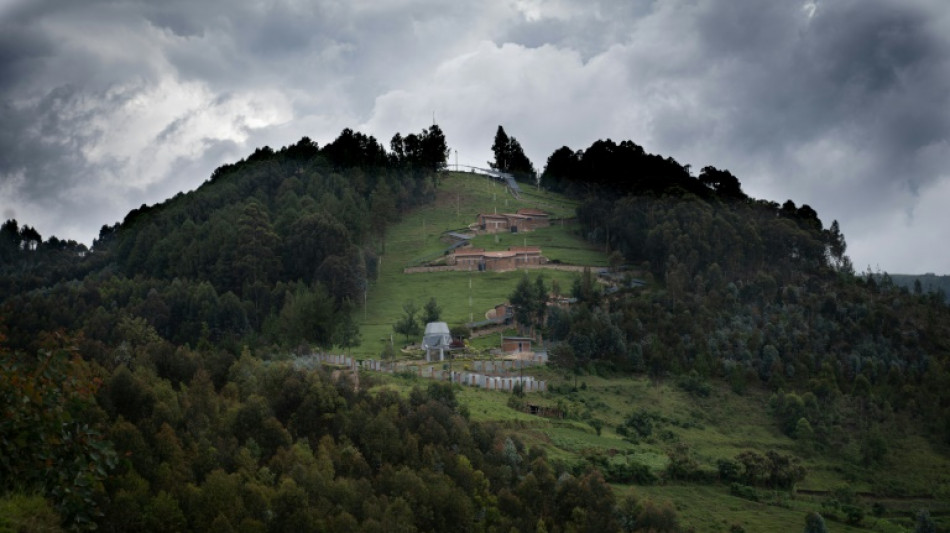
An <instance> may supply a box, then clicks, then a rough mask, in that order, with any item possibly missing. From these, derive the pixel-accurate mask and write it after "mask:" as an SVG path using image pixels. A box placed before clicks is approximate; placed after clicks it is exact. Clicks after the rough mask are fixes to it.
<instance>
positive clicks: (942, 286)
mask: <svg viewBox="0 0 950 533" xmlns="http://www.w3.org/2000/svg"><path fill="white" fill-rule="evenodd" d="M889 276H890V277H891V279H892V280H893V281H894V284H895V285H897V286H898V287H907V290H908V291H910V292H914V291H915V290H916V287H917V283H916V282H918V281H919V282H920V290H921V291H922V292H924V293H928V294H929V293H936V292H943V298H944V301H945V302H947V303H948V304H950V276H938V275H937V274H932V273H928V274H919V275H918V274H889Z"/></svg>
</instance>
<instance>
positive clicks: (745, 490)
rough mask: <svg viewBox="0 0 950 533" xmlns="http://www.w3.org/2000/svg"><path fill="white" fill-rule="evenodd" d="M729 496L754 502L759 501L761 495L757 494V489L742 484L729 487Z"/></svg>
mask: <svg viewBox="0 0 950 533" xmlns="http://www.w3.org/2000/svg"><path fill="white" fill-rule="evenodd" d="M729 494H732V495H733V496H738V497H740V498H743V499H746V500H749V501H753V502H757V501H759V493H758V492H756V490H755V488H753V487H750V486H748V485H742V484H740V483H732V484H731V485H729Z"/></svg>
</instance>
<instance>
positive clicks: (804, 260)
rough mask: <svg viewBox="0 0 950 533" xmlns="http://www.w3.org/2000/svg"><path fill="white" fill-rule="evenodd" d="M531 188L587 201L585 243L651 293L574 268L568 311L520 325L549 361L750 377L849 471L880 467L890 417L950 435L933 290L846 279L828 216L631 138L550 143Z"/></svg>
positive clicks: (746, 382) (744, 383)
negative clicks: (746, 189) (611, 285)
mask: <svg viewBox="0 0 950 533" xmlns="http://www.w3.org/2000/svg"><path fill="white" fill-rule="evenodd" d="M543 182H544V183H547V184H549V185H550V186H551V187H552V188H556V189H558V190H562V191H565V192H570V193H571V194H576V195H582V196H583V197H584V198H586V200H585V201H584V203H583V204H582V205H581V206H580V207H579V208H578V218H579V220H580V221H581V223H582V225H583V228H584V231H585V235H586V237H587V238H588V239H590V240H592V241H595V242H599V243H604V244H605V245H606V246H607V247H609V249H610V250H613V253H614V254H615V255H614V261H615V263H621V262H622V263H624V264H626V265H627V268H628V269H629V271H628V274H627V277H628V278H629V277H630V276H631V275H642V276H645V277H646V278H647V279H648V280H649V282H650V284H651V285H660V286H662V287H663V290H642V289H639V288H638V286H634V288H630V285H629V284H626V285H625V284H624V283H620V284H619V286H620V287H625V286H626V287H627V288H623V289H622V290H620V291H618V292H615V293H612V294H609V295H608V294H604V293H603V291H602V290H601V289H600V287H601V285H600V284H597V283H594V282H593V280H592V279H590V274H589V273H588V274H587V275H586V276H585V277H584V278H582V279H580V280H578V283H577V284H575V287H574V288H573V291H572V293H573V296H575V297H576V298H577V299H578V301H579V305H576V306H573V307H572V308H571V309H569V310H565V309H559V308H552V309H551V311H550V312H549V314H548V315H549V316H546V317H539V319H537V320H535V322H537V323H538V325H541V323H542V321H543V324H544V325H545V329H544V331H545V332H546V336H547V338H548V339H549V340H554V341H558V343H559V344H558V345H557V346H555V348H554V349H553V352H554V354H555V359H556V361H557V362H559V363H560V364H561V365H562V366H564V367H566V368H569V369H572V370H573V371H575V372H581V371H597V369H598V368H601V369H607V370H619V371H623V372H631V371H632V372H644V373H647V374H649V375H650V376H653V377H655V378H657V379H659V378H663V377H669V376H672V377H677V376H684V377H688V379H686V382H687V383H691V384H692V385H687V386H693V387H695V386H696V384H697V383H701V382H702V381H703V380H706V379H709V378H716V379H724V380H727V381H728V382H729V383H730V384H731V386H732V387H733V390H735V391H736V392H740V393H741V392H742V391H743V390H745V389H746V388H747V387H750V386H764V387H766V388H768V389H771V390H772V391H774V392H775V393H776V396H775V398H774V402H773V404H774V412H775V413H774V414H775V416H776V418H777V419H778V422H779V423H780V424H781V426H782V427H783V428H784V431H785V432H786V433H787V434H789V435H790V436H792V437H796V436H802V438H807V439H810V440H813V441H814V442H815V443H816V444H817V445H819V446H822V447H824V448H825V449H827V450H838V451H840V452H841V453H842V454H847V455H848V457H847V458H848V459H850V460H853V461H854V462H856V463H859V464H865V465H868V464H873V463H874V462H875V461H877V460H880V458H881V457H882V455H883V453H884V451H885V450H884V449H883V448H884V447H885V446H886V442H885V439H883V438H882V435H885V434H887V433H888V432H889V431H900V428H899V424H897V423H896V422H895V420H896V419H901V420H904V421H906V420H916V421H919V422H921V423H923V424H924V425H925V426H926V427H928V428H929V429H930V431H931V432H932V435H933V439H934V441H935V442H936V443H939V444H940V445H941V446H946V445H947V444H950V393H948V391H950V357H948V355H950V312H948V307H947V305H946V302H945V301H944V294H943V293H942V292H940V291H935V292H927V291H924V290H921V288H920V286H919V283H918V286H917V287H916V288H914V289H913V290H908V287H906V286H898V285H897V284H895V283H894V282H893V281H892V279H891V278H890V276H888V275H887V274H886V273H885V274H883V275H878V274H874V273H872V272H870V270H869V271H868V272H866V273H863V274H860V275H855V273H854V269H853V267H852V265H851V262H850V260H849V259H848V257H847V255H846V254H845V252H846V248H847V245H846V242H845V238H844V235H843V234H842V233H841V230H840V228H839V225H838V223H837V221H835V222H832V224H831V225H830V226H829V227H825V226H824V225H823V223H822V222H821V220H820V219H819V218H818V214H817V213H816V212H815V211H814V210H813V209H812V208H810V207H809V206H807V205H802V206H796V205H795V203H794V202H793V201H791V200H789V201H787V202H785V203H784V204H782V205H779V204H777V203H775V202H769V201H763V200H755V199H752V198H749V197H748V196H746V195H745V193H743V192H742V189H741V185H740V183H739V181H738V179H737V178H736V177H735V176H733V175H732V174H731V173H729V172H728V171H724V170H719V169H716V168H713V167H706V168H703V169H702V171H701V172H700V174H699V176H698V177H692V176H691V174H690V169H689V168H688V167H684V166H681V165H679V164H678V163H677V162H676V161H675V160H673V159H671V158H665V159H664V158H662V157H660V156H656V155H651V154H647V153H645V152H644V150H643V149H642V148H641V147H639V146H637V145H636V144H634V143H632V142H631V141H624V142H622V143H620V144H619V145H618V144H616V143H614V142H612V141H610V140H607V141H598V142H595V143H594V144H593V145H591V146H590V147H589V148H588V149H587V150H582V151H577V152H574V151H572V150H570V149H569V148H566V147H565V148H561V149H559V150H557V151H555V152H554V153H553V154H552V155H551V156H550V158H549V159H548V162H547V167H546V168H545V173H544V176H543ZM895 413H896V414H895ZM842 426H846V427H849V428H853V429H854V431H841V427H842Z"/></svg>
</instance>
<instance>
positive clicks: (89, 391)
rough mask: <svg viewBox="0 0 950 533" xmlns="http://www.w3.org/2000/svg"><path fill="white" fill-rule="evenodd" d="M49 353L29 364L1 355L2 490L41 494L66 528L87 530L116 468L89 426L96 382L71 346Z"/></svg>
mask: <svg viewBox="0 0 950 533" xmlns="http://www.w3.org/2000/svg"><path fill="white" fill-rule="evenodd" d="M0 341H2V339H0ZM47 346H48V347H46V348H44V349H42V350H41V351H40V352H39V353H38V354H37V355H36V356H35V357H31V356H28V355H24V354H20V353H16V354H9V353H5V352H0V406H2V407H0V409H2V415H3V416H2V417H0V480H3V481H2V483H3V485H2V487H0V489H2V490H4V491H8V490H22V491H32V490H39V491H42V492H43V493H44V494H45V495H46V497H48V498H49V499H50V500H51V501H52V502H53V503H54V505H55V506H56V509H57V511H58V512H59V513H60V515H61V516H62V517H63V520H64V522H65V523H66V524H67V525H69V526H70V527H72V528H76V529H88V528H91V527H93V526H94V520H95V519H96V518H97V517H98V516H100V512H99V500H100V499H101V497H102V495H103V484H102V483H103V481H104V480H105V478H106V476H107V475H108V474H109V472H110V471H111V470H112V469H113V468H114V467H115V466H116V455H115V452H114V451H113V449H112V444H111V443H110V442H109V441H108V440H106V439H105V438H104V435H103V434H102V432H101V430H100V429H99V428H97V427H96V424H95V423H94V422H93V421H92V420H90V418H89V415H90V413H89V411H90V410H91V409H94V408H95V405H96V402H95V394H96V390H97V389H98V387H99V385H100V380H99V379H98V378H95V377H94V376H93V375H92V373H91V370H90V368H89V366H88V365H87V364H86V363H85V362H84V361H83V360H82V359H81V358H80V357H79V356H78V354H77V351H76V348H75V346H74V340H73V339H70V338H67V337H61V336H57V337H54V338H51V339H50V340H49V341H47Z"/></svg>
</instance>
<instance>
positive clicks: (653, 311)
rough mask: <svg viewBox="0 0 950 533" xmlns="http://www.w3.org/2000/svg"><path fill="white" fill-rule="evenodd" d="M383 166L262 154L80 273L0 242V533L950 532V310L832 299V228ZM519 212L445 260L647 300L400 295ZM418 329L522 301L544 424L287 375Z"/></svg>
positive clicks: (529, 281)
mask: <svg viewBox="0 0 950 533" xmlns="http://www.w3.org/2000/svg"><path fill="white" fill-rule="evenodd" d="M390 146H391V150H390V151H389V152H387V151H386V150H385V149H384V148H383V147H382V145H381V144H379V143H378V142H377V141H376V140H375V139H373V138H372V137H367V136H365V135H362V134H360V133H356V132H352V131H350V130H344V132H343V133H341V135H340V137H339V138H338V139H337V140H335V141H334V142H333V143H330V144H328V145H326V146H324V147H318V146H317V145H316V144H314V143H312V142H311V141H309V139H306V138H305V139H302V140H301V141H300V142H298V143H296V144H293V145H290V146H287V147H284V148H281V149H279V150H272V149H270V148H262V149H259V150H258V151H256V152H255V153H254V154H252V155H250V156H249V157H248V158H247V159H245V160H242V161H240V162H237V163H235V164H232V165H225V166H223V167H221V168H219V169H218V170H217V171H215V173H214V174H213V175H212V176H211V177H210V178H209V179H208V180H207V181H206V182H205V183H204V184H203V185H202V186H201V187H199V188H198V189H196V190H195V191H192V192H189V193H182V194H179V195H177V196H175V197H174V198H171V199H169V200H167V201H166V202H163V203H161V204H158V205H154V206H142V207H141V208H140V209H136V210H134V211H133V212H131V213H129V214H128V216H127V217H125V219H124V220H123V221H122V222H120V223H117V224H115V225H112V226H109V225H106V226H104V227H103V229H102V231H101V232H100V235H99V238H98V239H97V240H96V242H95V243H94V245H93V247H92V248H91V249H90V250H86V249H85V248H84V247H82V246H80V245H77V244H76V243H64V242H62V241H59V240H58V239H55V238H49V239H47V240H42V238H41V237H40V236H39V235H38V234H37V233H36V232H35V230H32V228H29V226H26V225H24V226H20V225H19V224H16V223H15V222H14V221H8V222H7V223H5V224H4V225H3V227H2V228H0V237H2V239H0V252H2V258H3V263H2V268H0V290H2V292H0V300H2V301H0V328H2V329H0V352H2V353H0V400H2V402H0V406H2V409H3V418H2V419H0V420H2V422H0V424H2V425H0V457H2V458H3V460H2V461H0V474H2V476H0V479H2V482H3V483H2V485H0V490H2V491H3V494H2V495H0V505H3V507H0V508H4V509H12V515H11V516H14V517H17V516H19V517H21V518H22V517H26V516H27V515H29V513H34V512H35V513H36V514H37V515H38V516H40V517H44V518H42V520H43V521H44V522H43V523H46V522H49V521H50V520H52V521H54V522H55V521H57V520H61V521H62V522H63V525H64V526H66V527H69V528H72V529H92V528H94V527H98V528H99V529H103V530H117V531H124V530H142V531H151V530H156V531H158V530H167V529H171V530H194V531H206V530H229V529H230V530H241V531H286V530H289V529H298V530H334V531H335V530H346V531H383V530H386V528H396V529H400V530H402V529H405V530H413V529H414V530H419V531H445V530H449V529H462V530H472V531H510V530H513V529H517V530H520V531H529V530H546V531H571V530H588V531H589V530H599V531H614V530H649V529H650V528H652V529H653V530H657V531H688V530H695V531H788V530H799V529H801V527H802V525H803V523H804V518H805V516H806V514H807V513H809V512H820V513H821V514H822V515H823V516H825V518H826V520H827V521H828V524H829V529H830V530H832V531H868V530H877V531H909V530H911V529H912V528H913V527H914V525H913V522H914V520H915V514H916V513H917V512H918V511H919V510H920V509H926V510H928V512H929V513H930V515H931V516H932V517H933V519H935V520H936V522H937V524H939V525H940V526H941V527H946V526H947V523H946V520H947V516H948V515H947V513H948V512H950V509H948V508H947V506H946V502H947V501H948V500H950V459H948V457H950V453H948V445H950V392H948V391H950V372H948V369H950V308H948V307H947V306H946V304H945V303H944V302H942V301H939V299H936V298H934V297H931V296H928V295H926V294H924V293H923V291H920V293H917V292H916V291H912V290H908V291H902V290H899V289H898V288H897V287H895V286H894V285H893V284H890V283H884V282H882V281H883V280H878V279H877V278H875V277H874V276H861V275H857V276H856V275H855V274H854V272H853V269H852V268H851V265H850V261H849V260H848V258H847V255H846V253H845V252H846V243H845V239H844V235H843V234H842V233H841V230H840V228H839V227H838V224H837V223H832V224H830V225H827V226H826V225H825V224H824V223H823V222H822V220H821V219H820V218H819V216H818V213H816V212H815V211H814V210H812V209H811V208H810V207H808V206H806V205H802V206H798V205H796V204H795V203H794V202H793V201H791V200H789V201H787V202H785V203H784V204H782V205H779V204H777V203H774V202H768V201H763V200H756V199H753V198H749V197H748V196H747V195H745V194H744V193H743V192H742V189H741V184H740V183H739V181H738V179H737V178H735V177H734V176H732V175H731V174H730V173H729V172H728V171H723V170H718V169H715V168H712V167H706V168H704V169H702V171H701V173H700V174H699V176H697V177H693V176H692V175H691V173H690V172H689V170H688V169H687V168H685V167H683V166H681V165H679V164H678V163H677V162H676V161H674V160H672V159H670V158H664V157H662V156H659V155H654V154H648V153H646V152H645V151H643V149H642V148H641V147H639V146H637V145H636V144H634V143H632V142H631V141H623V142H621V143H619V144H617V143H614V142H613V141H610V140H607V141H598V142H596V143H594V144H593V145H592V146H591V147H589V148H588V149H586V150H577V151H575V150H571V149H568V148H563V149H559V150H558V151H556V152H555V153H554V154H552V156H551V158H549V160H548V164H547V165H546V168H545V172H544V174H543V178H542V181H541V187H535V188H532V187H529V186H528V184H525V185H523V192H522V194H521V196H520V198H517V199H516V198H514V197H513V196H511V195H509V194H508V193H507V191H506V190H505V189H504V188H502V187H500V186H499V185H498V184H497V183H496V182H494V181H492V180H489V179H487V178H485V177H483V176H478V175H474V174H467V173H454V172H446V171H444V170H443V166H444V159H445V153H446V149H447V148H446V145H445V140H444V137H443V136H442V134H441V131H440V130H438V128H437V127H436V126H433V127H432V128H430V129H427V130H423V132H422V133H420V134H410V135H407V136H406V137H405V138H404V137H402V136H401V135H396V136H395V137H394V138H393V141H392V142H391V143H390ZM520 208H530V209H540V210H543V211H545V212H546V213H548V214H550V215H551V216H552V217H553V218H554V219H555V220H554V223H553V224H552V225H551V226H550V227H542V228H539V229H536V230H535V231H530V232H522V231H519V232H517V233H512V232H507V233H500V234H495V235H478V236H475V237H474V238H473V239H472V241H473V246H472V247H473V248H483V249H486V250H489V251H502V250H507V249H508V248H509V247H512V246H537V247H540V248H541V253H543V254H544V256H545V257H547V258H548V259H549V260H550V261H551V263H552V264H553V265H554V266H558V267H561V266H565V265H568V266H573V267H580V266H594V267H598V268H605V267H608V265H609V266H610V267H611V268H615V269H617V270H615V271H614V272H613V276H614V279H615V280H624V279H626V278H629V277H631V276H634V275H635V276H636V277H638V278H641V281H640V282H638V283H636V284H630V283H621V284H614V285H613V286H611V287H610V288H609V289H608V286H607V285H605V284H601V283H597V282H595V281H594V279H593V277H591V276H588V275H586V274H582V273H580V272H576V271H565V270H557V269H547V268H545V269H533V268H532V269H529V270H528V271H527V272H525V271H523V270H522V269H515V270H511V271H505V272H496V271H490V270H488V271H484V272H478V271H473V272H468V271H464V270H461V271H459V270H456V271H451V270H449V269H442V271H426V272H416V273H407V272H406V269H407V268H409V267H418V266H420V265H424V264H429V263H431V262H433V261H435V262H440V261H441V263H440V264H442V265H443V266H444V265H445V261H446V258H445V252H446V250H447V248H448V247H449V246H450V244H451V243H450V241H449V239H447V238H446V237H445V233H446V232H448V231H458V230H462V229H464V228H466V227H467V226H468V225H469V224H471V223H473V222H474V221H475V217H476V216H477V215H478V214H479V213H482V214H486V213H496V212H498V213H504V212H511V211H516V210H517V209H520ZM539 276H541V278H542V279H541V281H540V282H539V281H538V279H539ZM555 285H556V286H557V287H558V291H557V292H559V293H560V294H561V295H564V296H570V297H571V298H570V299H569V300H567V303H564V304H559V305H547V304H548V302H549V301H551V291H550V289H553V287H554V286H555ZM537 287H544V288H545V289H544V290H540V289H537ZM432 299H435V300H436V301H437V303H438V306H440V307H441V317H440V318H441V319H442V320H445V321H447V322H448V323H449V324H451V325H453V326H456V325H459V324H462V323H465V322H468V321H472V320H478V319H479V318H481V317H482V316H484V313H485V311H487V310H488V309H490V308H492V307H494V306H495V305H496V304H498V303H501V302H503V301H505V300H511V301H512V302H514V301H516V300H520V302H521V303H520V304H519V305H521V306H522V308H521V310H522V311H526V312H525V313H524V315H523V318H521V319H519V320H522V323H521V324H519V327H520V329H521V330H522V331H525V332H529V333H530V332H531V331H532V330H534V331H536V332H540V333H541V334H542V336H543V338H544V340H545V341H546V342H547V343H548V344H547V348H548V353H549V355H550V362H549V364H548V365H547V366H546V367H543V368H538V367H535V368H532V370H531V372H532V373H534V374H535V375H536V376H538V377H539V378H542V379H544V380H545V381H546V383H548V385H549V386H548V389H547V391H546V392H538V393H530V394H527V395H524V396H521V395H518V394H513V393H506V392H501V391H487V390H481V389H476V388H469V387H464V388H463V387H459V386H453V385H449V384H445V383H438V382H434V381H431V380H425V379H422V378H419V377H417V376H413V375H412V374H411V373H410V372H408V371H403V372H396V373H393V374H390V373H377V372H368V371H362V372H359V373H351V372H348V371H346V369H342V368H321V367H317V368H311V367H309V366H307V364H306V362H305V360H303V359H298V358H296V357H295V356H296V355H298V354H303V353H309V352H313V351H328V350H330V351H335V352H349V353H351V354H353V355H355V356H356V357H357V358H359V359H378V358H380V357H381V356H382V354H384V353H386V352H387V348H389V347H390V346H391V344H390V343H392V344H395V345H396V348H397V352H398V348H399V347H401V345H402V344H404V341H405V340H407V339H405V338H402V337H401V335H399V334H396V333H395V329H394V326H395V325H396V324H397V323H398V322H399V320H400V318H401V316H402V315H403V313H404V309H403V306H404V304H406V302H412V303H413V304H415V305H416V306H418V307H420V308H421V307H422V306H423V305H425V303H427V302H428V301H430V300H432ZM527 311H530V312H527ZM408 341H409V342H410V343H412V342H413V338H409V339H408ZM495 342H496V339H495V338H494V336H492V337H491V338H488V339H482V340H476V341H473V344H475V345H476V346H475V348H476V350H472V352H474V353H473V354H472V355H475V356H477V353H478V352H482V353H484V352H485V351H486V350H484V349H485V348H492V347H497V346H496V345H495ZM479 349H480V350H479ZM392 355H393V354H391V353H390V354H388V356H390V357H391V356H392ZM398 357H399V358H401V359H402V360H404V361H411V360H412V358H413V357H415V356H413V355H411V354H402V353H399V355H398ZM486 357H489V358H491V357H494V356H493V355H488V356H486ZM456 364H458V365H459V366H463V367H464V366H465V365H474V364H475V361H474V360H466V361H461V362H458V363H456ZM531 405H534V406H535V407H536V408H544V409H543V410H544V412H546V413H549V414H551V413H553V414H554V416H553V417H551V418H548V417H540V416H536V415H531V414H529V413H530V411H531V408H530V406H531ZM67 444H68V445H67ZM66 489H68V490H66ZM36 494H41V495H42V497H41V498H39V499H37V498H35V495H36ZM666 502H672V503H666ZM921 516H923V517H924V518H926V515H921ZM24 519H26V518H24ZM922 520H923V519H922ZM925 522H926V521H925ZM2 527H7V526H6V524H4V523H3V522H2V521H0V528H2Z"/></svg>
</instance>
